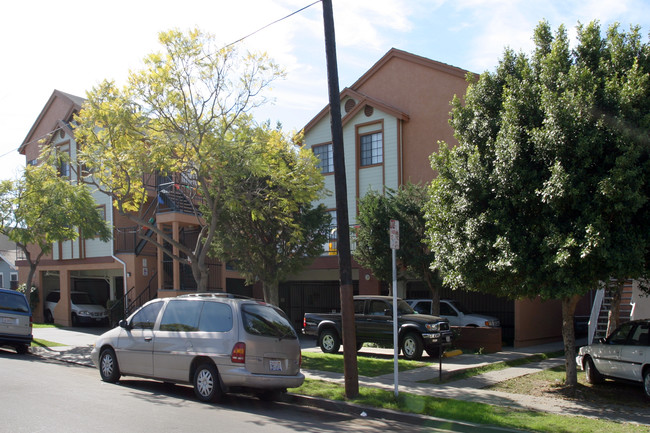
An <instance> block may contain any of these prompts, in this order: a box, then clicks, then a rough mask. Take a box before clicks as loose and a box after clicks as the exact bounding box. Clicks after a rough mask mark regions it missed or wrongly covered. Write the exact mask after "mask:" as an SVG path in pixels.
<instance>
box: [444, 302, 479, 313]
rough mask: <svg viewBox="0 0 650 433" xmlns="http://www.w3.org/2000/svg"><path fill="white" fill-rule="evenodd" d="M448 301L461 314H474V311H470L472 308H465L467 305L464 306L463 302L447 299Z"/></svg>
mask: <svg viewBox="0 0 650 433" xmlns="http://www.w3.org/2000/svg"><path fill="white" fill-rule="evenodd" d="M449 303H450V304H453V306H454V307H456V309H457V310H458V311H460V312H461V313H463V314H474V313H473V312H472V310H470V309H469V308H467V307H466V306H465V305H464V304H463V303H461V302H458V301H449Z"/></svg>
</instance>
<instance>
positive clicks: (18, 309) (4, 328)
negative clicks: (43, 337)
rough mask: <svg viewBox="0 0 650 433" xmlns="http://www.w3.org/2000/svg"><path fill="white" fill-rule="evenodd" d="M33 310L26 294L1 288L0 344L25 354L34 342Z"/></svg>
mask: <svg viewBox="0 0 650 433" xmlns="http://www.w3.org/2000/svg"><path fill="white" fill-rule="evenodd" d="M32 340H33V336H32V310H31V309H30V307H29V303H28V302H27V297H25V295H24V294H22V293H20V292H18V291H16V290H10V289H0V346H11V347H13V348H14V349H16V352H18V353H20V354H23V353H27V352H28V351H29V346H30V345H31V344H32Z"/></svg>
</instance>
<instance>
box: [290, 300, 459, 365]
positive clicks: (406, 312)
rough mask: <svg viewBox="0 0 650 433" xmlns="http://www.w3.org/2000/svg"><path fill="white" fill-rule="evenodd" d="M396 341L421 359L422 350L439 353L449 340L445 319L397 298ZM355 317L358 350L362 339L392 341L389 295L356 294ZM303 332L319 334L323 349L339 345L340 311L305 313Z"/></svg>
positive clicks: (409, 354)
mask: <svg viewBox="0 0 650 433" xmlns="http://www.w3.org/2000/svg"><path fill="white" fill-rule="evenodd" d="M397 316H398V317H397V324H398V332H399V336H398V342H399V346H400V349H401V350H402V354H403V355H404V357H405V358H406V359H420V358H421V357H422V351H423V350H425V351H426V352H427V354H428V355H429V356H431V357H438V356H439V355H440V349H441V347H445V346H447V345H448V344H449V343H450V342H451V338H452V332H451V330H450V329H449V322H448V321H447V319H443V318H441V317H436V316H429V315H426V314H418V313H416V312H415V311H413V309H412V308H411V307H410V306H409V305H408V304H407V303H406V302H405V301H403V300H401V299H398V300H397ZM354 321H355V325H356V333H357V350H359V349H361V346H363V343H366V342H369V343H370V342H371V343H379V344H385V345H392V344H393V298H392V297H391V296H355V297H354ZM302 332H303V334H305V335H311V336H315V337H317V338H318V345H319V346H320V348H321V350H322V351H323V352H325V353H336V352H338V351H339V348H340V347H341V340H342V339H341V314H340V313H326V314H319V313H305V317H304V321H303V329H302Z"/></svg>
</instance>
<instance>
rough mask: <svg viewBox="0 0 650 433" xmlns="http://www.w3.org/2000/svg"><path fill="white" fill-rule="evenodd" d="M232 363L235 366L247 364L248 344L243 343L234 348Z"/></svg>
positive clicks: (231, 356) (231, 357)
mask: <svg viewBox="0 0 650 433" xmlns="http://www.w3.org/2000/svg"><path fill="white" fill-rule="evenodd" d="M230 361H231V362H233V363H235V364H244V363H245V362H246V343H242V342H241V341H240V342H239V343H237V344H235V346H234V347H233V348H232V353H231V354H230Z"/></svg>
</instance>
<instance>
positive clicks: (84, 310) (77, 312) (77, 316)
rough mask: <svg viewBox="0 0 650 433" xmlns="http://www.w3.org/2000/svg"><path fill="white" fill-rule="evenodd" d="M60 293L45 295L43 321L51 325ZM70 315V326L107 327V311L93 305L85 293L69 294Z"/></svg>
mask: <svg viewBox="0 0 650 433" xmlns="http://www.w3.org/2000/svg"><path fill="white" fill-rule="evenodd" d="M60 298H61V292H59V291H55V292H50V293H48V294H47V297H46V298H45V312H44V313H45V321H46V322H47V323H52V322H53V321H54V308H55V307H56V304H58V303H59V299H60ZM70 310H71V311H70V315H71V319H72V326H77V325H80V324H82V323H86V324H88V323H99V324H102V325H108V311H106V308H104V307H102V306H101V305H97V304H94V303H93V301H92V300H91V299H90V296H88V293H85V292H71V293H70Z"/></svg>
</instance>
